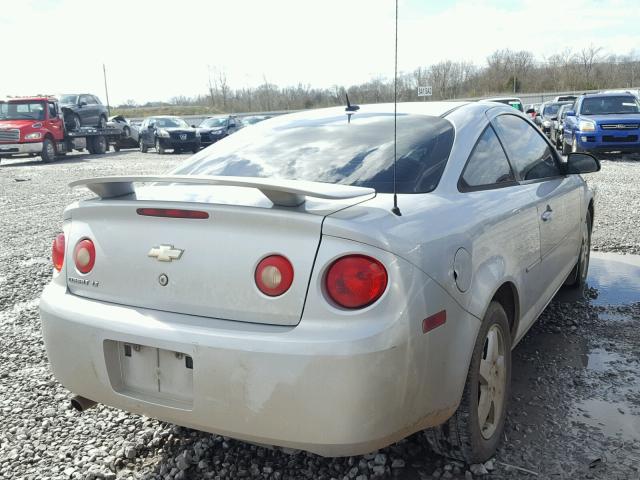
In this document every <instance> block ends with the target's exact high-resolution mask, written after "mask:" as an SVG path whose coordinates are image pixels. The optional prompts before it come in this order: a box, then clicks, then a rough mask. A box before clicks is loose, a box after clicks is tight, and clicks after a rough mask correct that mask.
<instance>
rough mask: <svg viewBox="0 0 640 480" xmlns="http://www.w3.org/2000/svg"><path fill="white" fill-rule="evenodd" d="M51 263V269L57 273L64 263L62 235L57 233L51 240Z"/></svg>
mask: <svg viewBox="0 0 640 480" xmlns="http://www.w3.org/2000/svg"><path fill="white" fill-rule="evenodd" d="M51 261H52V262H53V268H55V269H56V270H57V271H60V270H62V264H63V263H64V233H59V234H58V235H56V238H54V239H53V245H52V247H51Z"/></svg>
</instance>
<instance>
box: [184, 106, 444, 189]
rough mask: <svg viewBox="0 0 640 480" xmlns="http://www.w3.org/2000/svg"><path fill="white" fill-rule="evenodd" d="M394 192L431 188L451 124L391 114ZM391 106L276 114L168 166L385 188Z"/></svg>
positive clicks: (389, 179) (187, 171) (389, 171)
mask: <svg viewBox="0 0 640 480" xmlns="http://www.w3.org/2000/svg"><path fill="white" fill-rule="evenodd" d="M397 132H398V141H397V158H398V163H397V191H398V193H426V192H430V191H432V190H433V189H435V188H436V186H437V185H438V182H439V181H440V177H441V175H442V172H443V170H444V167H445V165H446V163H447V160H448V158H449V153H450V152H451V147H452V145H453V139H454V128H453V125H452V124H451V123H450V122H449V121H448V120H445V119H443V118H440V117H432V116H426V115H417V114H398V129H397ZM393 147H394V143H393V112H366V111H365V112H363V111H360V112H357V113H355V114H349V115H347V114H346V113H345V111H344V109H343V108H341V109H333V108H332V109H324V110H317V111H312V112H304V113H299V114H292V115H283V116H281V117H277V118H273V119H270V120H268V121H265V122H260V123H258V124H256V125H254V128H246V129H242V130H239V131H238V132H237V133H234V134H233V135H231V136H229V137H227V138H225V139H224V140H222V141H219V142H217V143H214V144H213V145H212V146H211V147H209V148H206V149H205V150H202V151H201V152H200V153H199V154H196V155H194V156H193V157H191V159H190V160H189V161H187V163H186V164H183V165H181V166H180V167H178V168H177V169H176V170H174V171H173V172H172V173H174V174H180V175H233V176H242V177H263V178H277V179H287V180H306V181H312V182H325V183H339V184H344V185H358V186H364V187H372V188H374V189H376V191H378V192H380V193H392V192H393V158H394V148H393Z"/></svg>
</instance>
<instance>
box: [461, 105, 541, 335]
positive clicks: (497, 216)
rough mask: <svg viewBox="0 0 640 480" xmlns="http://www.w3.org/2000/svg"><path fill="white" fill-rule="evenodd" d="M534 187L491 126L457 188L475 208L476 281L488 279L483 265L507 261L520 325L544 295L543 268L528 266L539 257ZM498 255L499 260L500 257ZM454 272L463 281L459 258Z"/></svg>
mask: <svg viewBox="0 0 640 480" xmlns="http://www.w3.org/2000/svg"><path fill="white" fill-rule="evenodd" d="M501 110H502V109H501ZM530 189H531V187H529V186H526V185H524V186H523V185H520V184H519V183H518V182H517V181H516V177H515V173H514V169H513V168H512V166H511V164H510V162H509V160H508V158H507V156H506V154H505V152H504V148H503V147H502V145H501V143H500V141H499V140H498V137H497V135H496V133H495V130H494V129H493V127H492V126H491V125H488V126H487V127H486V128H485V130H484V131H483V132H482V133H481V134H480V137H479V138H478V140H477V142H476V144H475V146H474V147H473V149H472V151H471V154H470V155H469V157H468V159H467V163H466V165H465V167H464V169H463V171H462V174H461V175H460V178H459V181H458V190H459V191H460V192H461V193H463V194H464V195H465V196H466V197H467V200H468V202H469V204H470V205H472V206H473V207H472V208H473V209H475V210H476V212H475V213H474V214H473V217H474V218H475V219H476V221H477V225H468V226H467V227H468V228H470V229H471V230H470V235H471V237H472V238H473V247H472V251H471V257H472V258H473V262H474V267H473V272H474V273H473V275H474V277H476V280H475V281H477V282H480V283H485V282H482V280H480V279H482V278H483V274H482V273H481V271H482V269H483V266H484V265H496V264H502V265H503V268H504V274H505V275H507V276H508V278H509V280H510V281H512V282H513V283H514V284H515V285H516V288H517V289H518V293H519V294H518V300H519V305H518V311H519V312H520V318H521V321H520V327H521V328H525V325H526V322H527V321H529V322H530V319H531V318H533V316H534V315H535V314H536V313H537V312H536V311H535V308H536V304H537V301H538V299H539V298H540V295H541V294H542V287H541V283H540V282H539V280H538V278H537V277H538V275H539V272H538V271H537V270H533V269H530V268H529V267H530V266H532V265H536V264H539V261H540V229H539V227H538V210H537V205H536V202H535V198H534V196H533V195H531V194H530V192H529V190H530ZM497 257H499V258H500V259H501V260H500V261H499V262H496V258H497ZM454 272H455V274H456V275H459V278H462V281H463V282H464V273H463V271H462V272H459V271H457V270H456V265H455V262H454ZM456 281H457V282H458V277H457V278H456ZM486 283H489V282H486ZM458 288H460V286H459V285H458ZM479 288H482V287H479ZM487 293H489V294H490V295H491V294H493V292H487ZM476 296H477V298H480V297H482V296H483V295H476ZM519 330H520V329H519ZM522 331H526V329H524V330H522Z"/></svg>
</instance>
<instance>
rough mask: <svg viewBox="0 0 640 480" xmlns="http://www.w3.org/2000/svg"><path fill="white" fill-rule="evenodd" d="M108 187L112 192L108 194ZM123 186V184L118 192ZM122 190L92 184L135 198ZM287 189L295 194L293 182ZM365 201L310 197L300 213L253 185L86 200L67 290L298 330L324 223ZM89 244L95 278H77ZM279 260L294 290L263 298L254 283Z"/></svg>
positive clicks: (73, 238)
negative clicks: (168, 213) (161, 212)
mask: <svg viewBox="0 0 640 480" xmlns="http://www.w3.org/2000/svg"><path fill="white" fill-rule="evenodd" d="M106 183H111V184H112V185H110V186H107V187H105V184H106ZM116 183H119V186H118V187H117V188H114V184H116ZM125 183H126V182H125ZM134 183H135V182H134ZM267 183H268V182H267ZM285 183H287V182H285ZM288 183H297V182H288ZM122 184H123V182H104V181H103V182H102V183H99V182H96V181H93V183H91V184H90V185H93V188H92V189H93V190H94V191H95V190H98V191H100V192H101V193H102V194H103V196H104V197H109V196H110V194H113V193H117V192H115V190H118V191H119V192H122V191H124V190H126V189H124V190H123V186H122ZM83 185H87V183H84V184H83ZM97 185H102V187H98V186H97ZM261 185H262V186H263V187H264V184H261ZM270 187H271V188H276V187H274V185H270ZM279 187H280V188H281V189H282V188H284V189H285V190H286V189H287V188H288V189H292V188H294V189H295V185H290V184H288V185H285V186H283V185H279ZM298 187H299V186H298ZM101 188H102V190H101ZM318 188H322V187H318ZM362 193H364V194H365V195H364V196H361V197H353V198H350V199H339V198H337V199H335V200H319V199H309V200H308V201H304V202H303V203H302V204H301V205H298V206H296V207H280V206H276V205H274V204H273V202H271V201H270V200H268V199H267V198H266V197H265V196H264V195H262V194H261V193H260V191H259V190H257V189H256V188H253V187H242V186H231V185H228V184H225V185H218V184H215V185H211V184H200V185H188V186H187V185H172V186H170V187H169V186H161V185H156V186H151V187H146V188H143V189H139V188H134V192H129V193H125V194H124V195H121V196H119V197H117V198H113V197H111V198H103V199H93V200H88V201H84V202H81V203H80V204H78V205H77V206H76V207H74V208H72V209H70V210H69V211H68V212H67V216H68V217H70V218H71V227H70V231H69V235H68V240H67V253H66V258H67V270H66V272H67V284H68V288H69V290H70V291H71V293H73V294H75V295H79V296H83V297H87V298H92V299H96V300H103V301H108V302H114V303H119V304H125V305H131V306H135V307H142V308H150V309H158V310H164V311H172V312H177V313H185V314H192V315H199V316H204V317H212V318H222V319H228V320H236V321H243V322H254V323H266V324H277V325H296V324H297V323H298V322H299V321H300V317H301V315H302V309H303V307H304V301H305V297H306V292H307V286H308V283H309V278H310V276H311V271H312V268H313V262H314V259H315V255H316V251H317V248H318V245H319V242H320V236H321V227H322V220H323V218H324V216H325V215H328V214H330V213H333V212H335V211H337V210H339V209H341V208H345V207H347V206H349V205H352V204H354V203H357V202H359V201H362V200H364V199H366V198H371V196H372V193H371V192H370V191H368V189H362ZM296 195H302V193H301V191H300V190H297V193H296ZM304 198H305V200H306V196H305V197H304ZM145 208H151V209H170V210H190V211H199V212H204V213H206V214H207V216H208V218H167V217H158V216H149V215H141V214H140V213H139V211H140V209H145ZM200 216H202V215H200ZM84 238H90V239H91V240H92V241H93V242H94V244H95V249H96V262H95V266H94V267H93V270H92V271H91V272H90V273H88V274H86V275H83V274H81V273H79V272H78V271H77V269H76V268H75V266H74V264H73V259H72V256H73V249H74V246H75V245H76V244H77V243H78V242H79V241H81V240H82V239H84ZM272 254H280V255H283V256H285V257H286V258H287V259H288V260H289V261H290V262H291V263H292V265H293V268H294V279H293V283H292V285H291V287H290V288H289V290H288V291H287V292H285V293H284V294H283V295H281V296H279V297H269V296H266V295H264V294H262V293H261V292H260V291H259V290H258V288H257V286H256V283H255V280H254V273H255V268H256V266H257V264H258V263H259V262H260V260H262V259H263V258H265V257H266V256H269V255H272Z"/></svg>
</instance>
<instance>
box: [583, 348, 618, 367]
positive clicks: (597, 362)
mask: <svg viewBox="0 0 640 480" xmlns="http://www.w3.org/2000/svg"><path fill="white" fill-rule="evenodd" d="M586 357H587V358H586V365H585V367H586V368H587V370H591V371H594V372H604V371H606V370H609V369H610V368H615V365H614V364H615V363H617V362H624V357H623V356H622V355H620V354H618V353H616V352H609V351H607V350H605V349H603V348H596V349H594V350H591V352H589V353H588V354H587V355H586Z"/></svg>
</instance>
